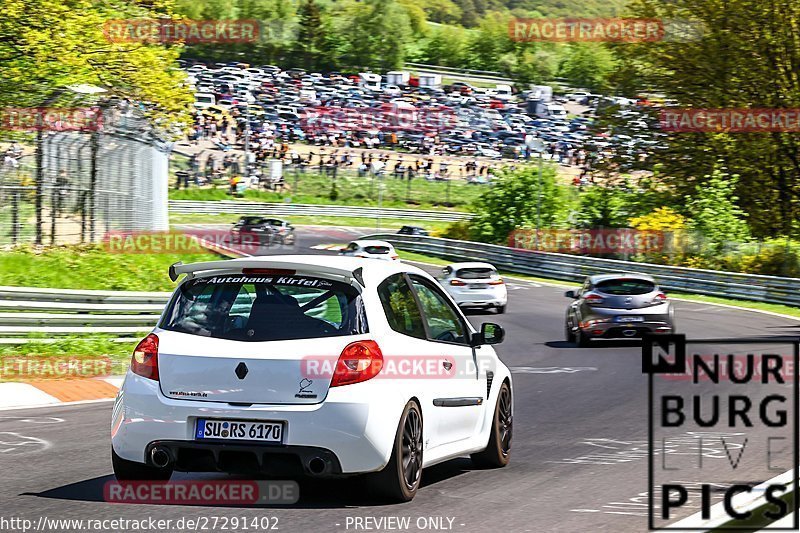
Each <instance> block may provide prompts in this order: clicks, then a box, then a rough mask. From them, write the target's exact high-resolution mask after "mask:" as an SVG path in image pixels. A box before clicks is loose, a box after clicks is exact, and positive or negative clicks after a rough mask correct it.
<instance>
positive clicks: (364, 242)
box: [351, 239, 394, 248]
mask: <svg viewBox="0 0 800 533" xmlns="http://www.w3.org/2000/svg"><path fill="white" fill-rule="evenodd" d="M353 243H355V244H357V245H359V246H361V247H364V246H387V247H389V248H394V246H392V245H391V244H390V243H388V242H386V241H378V240H372V239H364V240H356V241H353ZM351 244H352V243H351Z"/></svg>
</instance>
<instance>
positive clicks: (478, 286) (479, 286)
mask: <svg viewBox="0 0 800 533" xmlns="http://www.w3.org/2000/svg"><path fill="white" fill-rule="evenodd" d="M486 286H487V285H486V284H485V283H473V284H472V285H470V286H469V288H470V289H485V288H486Z"/></svg>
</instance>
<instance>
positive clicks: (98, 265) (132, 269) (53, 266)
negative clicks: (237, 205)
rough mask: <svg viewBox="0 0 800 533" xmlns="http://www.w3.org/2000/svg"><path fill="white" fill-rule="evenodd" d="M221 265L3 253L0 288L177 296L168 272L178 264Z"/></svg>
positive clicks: (168, 257)
mask: <svg viewBox="0 0 800 533" xmlns="http://www.w3.org/2000/svg"><path fill="white" fill-rule="evenodd" d="M214 259H217V256H215V255H212V254H178V253H170V254H123V253H116V254H115V253H108V252H107V251H106V250H105V249H104V247H102V246H99V245H92V246H58V247H55V248H44V249H42V250H37V249H35V248H33V247H19V248H15V249H13V250H12V251H0V285H10V286H19V287H58V288H60V289H87V290H93V289H98V290H111V291H171V290H173V289H174V288H175V285H174V283H172V282H171V281H170V280H169V277H167V269H168V268H169V266H170V265H171V264H173V263H175V262H176V261H183V262H184V263H190V262H195V261H209V260H214Z"/></svg>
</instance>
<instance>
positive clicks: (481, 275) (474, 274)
mask: <svg viewBox="0 0 800 533" xmlns="http://www.w3.org/2000/svg"><path fill="white" fill-rule="evenodd" d="M495 274H497V271H496V270H495V269H493V268H459V269H458V271H456V277H457V278H461V279H486V278H491V277H492V276H493V275H495Z"/></svg>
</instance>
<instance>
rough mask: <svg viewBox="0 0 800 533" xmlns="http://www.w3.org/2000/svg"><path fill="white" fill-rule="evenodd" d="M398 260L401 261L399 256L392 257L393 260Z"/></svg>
mask: <svg viewBox="0 0 800 533" xmlns="http://www.w3.org/2000/svg"><path fill="white" fill-rule="evenodd" d="M398 259H400V256H399V255H393V256H392V260H394V261H397V260H398Z"/></svg>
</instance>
